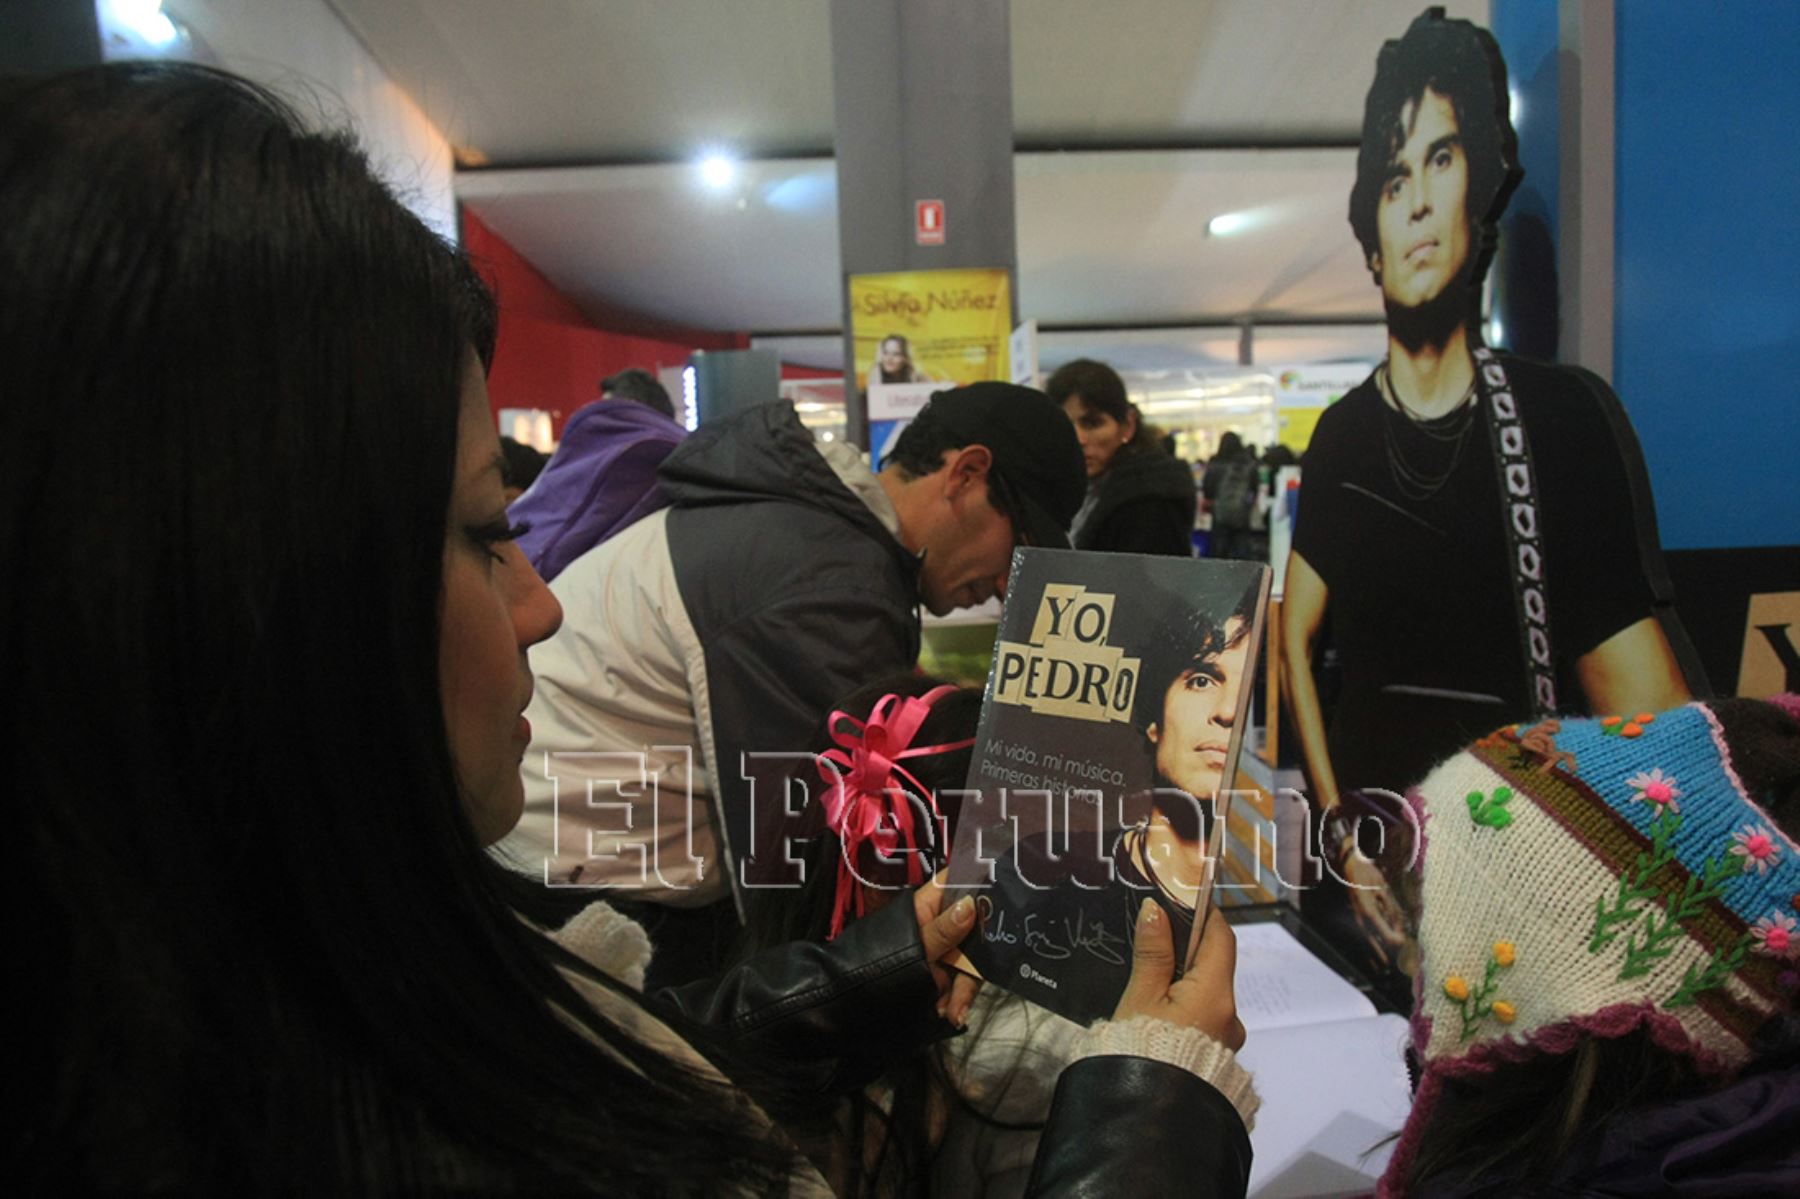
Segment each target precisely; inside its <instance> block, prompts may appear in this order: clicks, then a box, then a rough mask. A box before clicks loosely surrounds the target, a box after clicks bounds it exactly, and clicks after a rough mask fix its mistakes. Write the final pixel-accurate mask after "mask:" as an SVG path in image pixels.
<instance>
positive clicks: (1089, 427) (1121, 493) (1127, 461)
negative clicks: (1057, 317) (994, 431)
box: [1044, 358, 1195, 558]
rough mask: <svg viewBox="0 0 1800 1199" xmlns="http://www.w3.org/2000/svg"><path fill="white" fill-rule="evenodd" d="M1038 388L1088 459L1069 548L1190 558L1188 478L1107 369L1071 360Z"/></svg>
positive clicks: (1101, 364)
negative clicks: (1058, 409) (1064, 416)
mask: <svg viewBox="0 0 1800 1199" xmlns="http://www.w3.org/2000/svg"><path fill="white" fill-rule="evenodd" d="M1044 390H1045V391H1046V392H1048V393H1049V395H1050V398H1051V399H1052V400H1055V401H1056V402H1057V403H1058V404H1061V405H1062V406H1063V411H1064V412H1067V413H1068V414H1069V419H1070V420H1071V421H1073V422H1074V424H1075V435H1076V436H1077V437H1079V438H1080V439H1081V456H1082V457H1083V458H1084V459H1086V461H1087V473H1088V495H1087V500H1086V502H1084V503H1083V504H1082V506H1081V510H1080V511H1079V512H1077V513H1076V514H1075V527H1074V530H1073V532H1072V539H1073V541H1074V544H1075V548H1076V549H1078V550H1110V551H1113V552H1117V553H1127V554H1169V555H1173V556H1175V557H1179V558H1191V557H1193V554H1194V542H1193V533H1194V507H1195V497H1194V476H1193V474H1192V472H1190V471H1189V470H1188V468H1187V466H1186V464H1185V463H1182V462H1180V461H1177V460H1176V459H1174V458H1172V457H1170V456H1169V455H1168V454H1165V453H1164V452H1163V451H1162V449H1161V447H1160V446H1158V445H1157V444H1156V442H1157V440H1158V439H1157V436H1156V434H1155V433H1154V432H1153V431H1152V430H1150V429H1148V428H1147V427H1145V426H1144V425H1143V423H1142V421H1141V420H1140V418H1139V415H1138V410H1137V406H1136V405H1134V404H1133V403H1132V402H1131V401H1130V400H1129V399H1127V398H1126V395H1125V383H1124V381H1123V380H1122V379H1120V378H1119V376H1118V374H1117V373H1116V372H1115V371H1114V370H1113V369H1112V367H1110V366H1107V365H1106V364H1105V363H1104V362H1095V361H1094V360H1093V359H1091V358H1078V359H1076V360H1075V361H1074V362H1071V363H1069V364H1068V365H1067V366H1064V367H1062V368H1061V369H1060V370H1058V371H1057V372H1056V373H1055V374H1053V375H1051V376H1050V381H1049V382H1048V383H1046V384H1045V385H1044Z"/></svg>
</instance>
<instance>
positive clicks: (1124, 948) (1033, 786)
mask: <svg viewBox="0 0 1800 1199" xmlns="http://www.w3.org/2000/svg"><path fill="white" fill-rule="evenodd" d="M1268 590H1269V569H1268V567H1266V566H1264V565H1262V564H1260V563H1253V562H1225V561H1202V560H1194V559H1181V558H1167V557H1149V556H1145V555H1140V554H1100V553H1091V552H1075V551H1069V550H1045V549H1022V550H1019V551H1018V552H1017V553H1016V554H1015V555H1014V557H1013V566H1012V575H1011V580H1010V582H1009V584H1008V587H1007V595H1006V606H1005V608H1004V610H1003V612H1002V614H1001V617H1000V631H999V636H998V639H997V640H996V642H995V646H994V663H993V668H992V670H991V672H990V673H989V675H988V681H987V689H986V692H985V695H984V697H983V703H982V711H981V724H980V728H979V731H978V733H977V735H976V743H975V756H974V760H973V762H972V763H971V765H970V768H969V777H968V782H967V787H966V791H965V793H964V795H963V796H962V802H961V805H960V814H959V818H958V821H957V832H956V842H955V845H954V847H953V850H952V853H951V859H950V868H949V880H948V882H949V885H950V887H951V888H952V889H953V892H954V891H956V890H957V889H963V890H968V891H972V892H973V893H974V894H975V896H976V901H977V910H978V912H979V916H980V918H979V920H978V923H977V926H976V928H975V931H974V932H972V933H971V934H970V935H969V937H968V939H967V940H966V941H965V942H964V943H963V947H962V948H963V953H964V955H965V958H966V961H965V962H964V963H963V964H964V967H965V968H968V967H973V969H974V971H975V972H977V973H979V974H981V975H982V976H983V977H985V978H987V979H988V980H990V981H991V982H993V983H995V984H997V985H999V986H1003V987H1006V988H1007V989H1009V990H1012V991H1015V992H1017V993H1018V994H1020V995H1023V996H1024V997H1026V998H1027V999H1030V1000H1032V1001H1033V1002H1035V1003H1038V1004H1041V1005H1042V1006H1044V1007H1046V1008H1049V1009H1050V1010H1052V1011H1055V1012H1058V1013H1060V1014H1062V1015H1064V1016H1067V1017H1069V1018H1070V1019H1072V1020H1075V1021H1077V1022H1078V1023H1083V1024H1085V1023H1088V1022H1090V1021H1092V1020H1095V1019H1098V1018H1100V1017H1104V1016H1110V1015H1111V1014H1112V1013H1113V1010H1114V1008H1115V1007H1116V1006H1117V1004H1118V1000H1119V996H1120V994H1121V993H1122V992H1123V991H1124V989H1125V982H1126V979H1127V978H1128V977H1129V975H1130V972H1131V952H1132V938H1133V936H1134V931H1135V928H1136V919H1137V912H1138V908H1139V906H1140V905H1141V904H1142V902H1143V900H1144V899H1145V898H1153V899H1155V900H1156V901H1157V903H1158V904H1159V905H1161V907H1162V908H1163V910H1164V912H1166V913H1167V914H1168V916H1169V922H1170V929H1171V931H1172V933H1173V934H1174V937H1175V942H1174V946H1175V954H1176V960H1177V962H1178V964H1179V966H1180V967H1181V968H1185V966H1186V965H1187V964H1188V963H1190V962H1191V961H1192V960H1193V958H1192V955H1193V952H1194V949H1195V948H1196V947H1197V945H1198V937H1197V936H1196V935H1194V930H1195V927H1196V920H1195V912H1196V911H1199V912H1200V913H1201V914H1202V916H1203V915H1204V912H1205V906H1206V903H1207V899H1208V896H1209V895H1210V890H1211V882H1212V874H1213V871H1214V870H1215V869H1216V865H1217V862H1218V853H1219V846H1220V842H1221V840H1222V836H1223V829H1224V819H1223V816H1224V807H1223V804H1224V802H1225V801H1226V799H1227V798H1228V795H1227V793H1228V791H1229V789H1230V788H1231V787H1232V786H1233V785H1234V783H1235V780H1236V777H1237V759H1238V752H1239V750H1240V748H1241V746H1242V744H1243V734H1244V723H1245V718H1246V715H1247V713H1248V710H1249V703H1250V691H1251V681H1252V679H1253V678H1254V676H1255V672H1256V660H1257V650H1258V648H1259V647H1260V645H1261V639H1262V621H1263V612H1264V608H1265V607H1266V604H1267V599H1268ZM1200 923H1202V924H1203V923H1204V921H1203V920H1202V921H1201V922H1200Z"/></svg>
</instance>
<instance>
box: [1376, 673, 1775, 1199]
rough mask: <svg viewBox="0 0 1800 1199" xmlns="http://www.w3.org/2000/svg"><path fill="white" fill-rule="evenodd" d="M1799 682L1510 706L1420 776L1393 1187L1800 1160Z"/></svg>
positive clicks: (1624, 1198)
mask: <svg viewBox="0 0 1800 1199" xmlns="http://www.w3.org/2000/svg"><path fill="white" fill-rule="evenodd" d="M1797 715H1800V696H1794V695H1786V696H1781V697H1777V699H1776V700H1775V702H1773V703H1760V702H1756V701H1752V700H1736V699H1726V700H1719V701H1715V702H1712V703H1709V704H1706V705H1700V704H1690V705H1688V706H1686V707H1682V708H1677V709H1675V710H1673V711H1669V712H1663V713H1660V714H1653V713H1634V714H1625V715H1618V716H1610V717H1606V718H1602V719H1599V720H1571V719H1562V720H1555V719H1551V720H1544V721H1540V722H1538V723H1537V724H1535V725H1530V726H1525V725H1509V726H1507V727H1505V728H1502V729H1501V730H1499V731H1498V732H1496V733H1494V734H1492V735H1490V736H1488V737H1484V738H1482V739H1481V740H1479V741H1477V742H1475V743H1474V744H1473V745H1471V746H1469V747H1467V748H1466V749H1464V750H1463V751H1462V752H1460V753H1458V754H1457V755H1456V756H1455V757H1453V758H1452V759H1451V760H1450V761H1449V762H1447V763H1445V764H1444V765H1443V766H1441V767H1439V768H1438V769H1437V770H1436V771H1434V772H1433V773H1432V774H1431V775H1430V776H1428V777H1427V778H1426V780H1425V781H1424V783H1423V784H1421V785H1420V786H1419V787H1418V788H1417V789H1416V790H1415V791H1414V792H1413V794H1412V796H1411V797H1410V801H1411V803H1412V805H1413V808H1414V812H1415V816H1416V818H1417V819H1416V821H1415V823H1414V828H1415V829H1417V828H1423V830H1424V832H1423V835H1422V840H1420V841H1417V842H1416V843H1415V844H1413V845H1410V846H1408V847H1407V848H1408V851H1409V853H1408V854H1402V855H1401V859H1402V862H1401V868H1402V869H1405V867H1404V859H1405V858H1406V857H1407V856H1409V855H1410V856H1412V857H1413V858H1414V860H1415V861H1416V865H1415V866H1413V867H1412V868H1411V869H1410V870H1406V874H1407V875H1408V876H1409V877H1408V878H1405V879H1402V878H1396V879H1395V880H1394V882H1395V883H1396V886H1395V890H1396V891H1397V892H1399V893H1402V894H1411V895H1416V896H1417V899H1416V901H1415V906H1416V915H1417V936H1418V943H1419V947H1420V954H1421V961H1420V970H1419V995H1420V999H1419V1005H1418V1007H1417V1009H1416V1010H1415V1011H1414V1013H1413V1050H1414V1052H1415V1054H1416V1055H1417V1058H1418V1060H1419V1062H1420V1063H1421V1064H1422V1066H1423V1076H1422V1077H1421V1078H1420V1081H1419V1085H1418V1090H1417V1094H1416V1096H1415V1098H1414V1102H1413V1110H1412V1114H1411V1116H1410V1117H1409V1119H1408V1120H1407V1122H1406V1126H1405V1128H1404V1129H1403V1130H1402V1132H1401V1135H1400V1139H1399V1144H1398V1145H1397V1146H1396V1148H1395V1151H1394V1155H1393V1158H1392V1159H1391V1161H1390V1163H1389V1165H1388V1169H1387V1173H1386V1175H1385V1177H1384V1178H1383V1180H1382V1185H1381V1188H1380V1194H1382V1195H1383V1196H1402V1195H1406V1196H1419V1197H1421V1199H1451V1197H1471V1199H1472V1197H1474V1196H1500V1195H1608V1196H1617V1197H1619V1199H1632V1197H1640V1196H1641V1197H1644V1199H1648V1197H1649V1196H1692V1197H1699V1196H1725V1195H1731V1196H1738V1195H1743V1196H1749V1195H1792V1194H1795V1193H1796V1187H1797V1186H1800V1017H1797V1015H1796V1002H1795V1001H1796V996H1797V995H1800V923H1797V922H1796V914H1795V907H1796V905H1797V904H1800V842H1797V841H1796V834H1797V833H1800V724H1797V723H1796V721H1795V717H1796V716H1797Z"/></svg>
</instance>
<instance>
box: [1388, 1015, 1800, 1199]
mask: <svg viewBox="0 0 1800 1199" xmlns="http://www.w3.org/2000/svg"><path fill="white" fill-rule="evenodd" d="M1790 1036H1791V1034H1790ZM1522 1193H1526V1192H1525V1191H1523V1190H1522V1189H1521V1188H1520V1187H1519V1186H1518V1184H1517V1183H1516V1182H1513V1181H1511V1180H1509V1179H1507V1178H1504V1177H1493V1178H1485V1179H1483V1180H1481V1181H1480V1182H1479V1183H1475V1184H1470V1183H1461V1184H1455V1183H1448V1184H1447V1183H1436V1184H1427V1185H1425V1186H1424V1187H1421V1188H1420V1189H1419V1190H1418V1192H1417V1193H1416V1195H1415V1199H1452V1197H1454V1199H1490V1197H1492V1199H1501V1197H1503V1196H1504V1197H1507V1199H1510V1197H1512V1196H1516V1195H1519V1194H1522ZM1529 1193H1530V1194H1533V1195H1543V1196H1556V1197H1558V1199H1561V1197H1565V1196H1583V1197H1587V1196H1593V1197H1596V1199H1597V1197H1600V1196H1604V1197H1606V1199H1651V1197H1652V1196H1656V1197H1668V1199H1672V1197H1676V1196H1679V1197H1680V1199H1746V1197H1748V1196H1758V1197H1760V1196H1765V1195H1767V1196H1775V1195H1800V1053H1797V1052H1796V1048H1795V1046H1793V1045H1784V1046H1783V1047H1782V1049H1781V1050H1780V1051H1778V1052H1776V1053H1774V1054H1772V1055H1770V1057H1769V1058H1768V1060H1765V1061H1764V1062H1762V1063H1761V1064H1760V1065H1759V1066H1757V1067H1756V1068H1754V1069H1752V1070H1751V1071H1750V1072H1749V1073H1746V1074H1745V1075H1743V1076H1742V1077H1741V1078H1739V1079H1737V1080H1736V1081H1735V1082H1733V1083H1730V1084H1729V1085H1727V1086H1725V1087H1724V1088H1722V1089H1720V1090H1717V1091H1712V1092H1709V1093H1706V1094H1702V1095H1697V1096H1694V1097H1692V1098H1689V1099H1685V1100H1682V1101H1679V1102H1675V1103H1666V1104H1661V1105H1657V1106H1653V1107H1649V1108H1644V1109H1641V1110H1639V1111H1635V1112H1632V1113H1629V1114H1627V1115H1623V1116H1620V1117H1618V1118H1616V1119H1615V1120H1613V1121H1612V1122H1611V1123H1610V1124H1609V1125H1607V1126H1606V1127H1604V1128H1601V1129H1599V1130H1597V1131H1596V1132H1595V1133H1594V1134H1592V1135H1590V1136H1589V1137H1588V1138H1587V1139H1586V1140H1584V1141H1583V1142H1582V1143H1581V1144H1579V1145H1577V1146H1576V1147H1575V1149H1574V1150H1573V1151H1572V1152H1571V1153H1570V1154H1569V1156H1568V1157H1567V1158H1566V1159H1565V1160H1564V1161H1562V1162H1561V1163H1560V1164H1559V1166H1558V1168H1557V1170H1556V1172H1555V1173H1554V1174H1553V1175H1552V1176H1551V1177H1550V1179H1549V1180H1548V1181H1547V1182H1546V1183H1545V1184H1543V1185H1542V1186H1541V1187H1535V1188H1532V1189H1531V1190H1530V1191H1529Z"/></svg>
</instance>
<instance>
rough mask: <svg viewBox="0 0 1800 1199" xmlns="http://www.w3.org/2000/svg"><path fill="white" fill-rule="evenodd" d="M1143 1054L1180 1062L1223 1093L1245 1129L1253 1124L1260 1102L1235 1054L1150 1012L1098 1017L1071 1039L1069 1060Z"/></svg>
mask: <svg viewBox="0 0 1800 1199" xmlns="http://www.w3.org/2000/svg"><path fill="white" fill-rule="evenodd" d="M1121 1055H1122V1056H1126V1057H1147V1058H1150V1059H1151V1060H1152V1061H1158V1062H1167V1063H1168V1064H1169V1065H1171V1066H1179V1067H1181V1068H1182V1069H1183V1070H1186V1071H1187V1072H1188V1073H1189V1074H1192V1075H1194V1076H1195V1077H1197V1078H1199V1079H1200V1080H1201V1081H1203V1082H1206V1083H1209V1084H1210V1085H1211V1086H1212V1087H1213V1089H1214V1090H1216V1091H1218V1092H1219V1094H1221V1095H1223V1096H1225V1098H1226V1099H1227V1100H1229V1101H1230V1102H1231V1106H1232V1107H1234V1108H1236V1109H1237V1114H1238V1115H1239V1116H1241V1117H1243V1121H1244V1128H1245V1130H1246V1131H1249V1130H1251V1129H1254V1128H1255V1127H1256V1109H1257V1108H1259V1107H1261V1106H1262V1100H1261V1099H1260V1098H1258V1097H1257V1094H1256V1087H1255V1085H1254V1083H1253V1082H1252V1080H1251V1078H1250V1074H1249V1072H1248V1071H1247V1070H1245V1069H1244V1068H1243V1067H1242V1066H1240V1065H1238V1061H1237V1054H1235V1053H1233V1052H1232V1051H1231V1050H1229V1049H1227V1048H1225V1046H1224V1045H1222V1044H1221V1043H1219V1042H1218V1041H1215V1040H1214V1039H1213V1038H1211V1037H1209V1036H1207V1035H1206V1034H1205V1033H1203V1032H1201V1031H1200V1030H1199V1029H1197V1028H1185V1027H1183V1026H1181V1025H1179V1024H1171V1023H1169V1022H1168V1021H1167V1020H1158V1019H1156V1018H1155V1017H1154V1016H1133V1017H1132V1018H1131V1019H1129V1020H1101V1021H1099V1022H1097V1023H1096V1024H1095V1025H1094V1026H1093V1027H1092V1028H1089V1029H1087V1030H1086V1031H1085V1032H1083V1033H1082V1034H1081V1037H1080V1039H1079V1040H1077V1041H1076V1042H1075V1054H1074V1058H1073V1059H1072V1060H1075V1061H1079V1060H1081V1059H1082V1058H1084V1057H1107V1056H1121Z"/></svg>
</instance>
